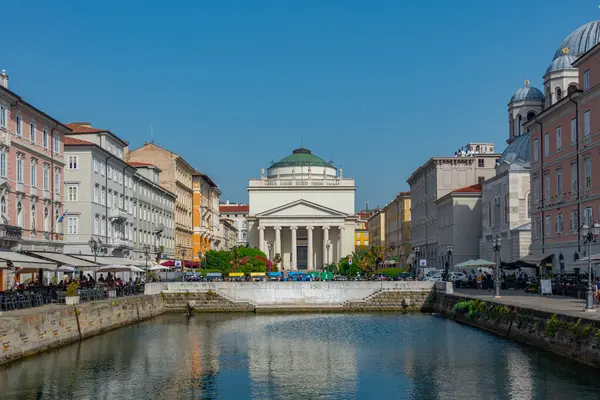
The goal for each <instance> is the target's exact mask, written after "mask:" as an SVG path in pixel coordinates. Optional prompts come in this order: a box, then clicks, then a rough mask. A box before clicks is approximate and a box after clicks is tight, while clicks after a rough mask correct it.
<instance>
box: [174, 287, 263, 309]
mask: <svg viewBox="0 0 600 400" xmlns="http://www.w3.org/2000/svg"><path fill="white" fill-rule="evenodd" d="M163 302H164V308H165V310H167V311H185V310H186V309H187V308H188V306H189V307H191V308H192V309H193V310H194V311H195V312H253V311H254V309H255V308H256V307H255V305H254V304H252V303H250V302H242V301H234V300H232V299H229V298H227V297H225V296H224V295H223V294H221V293H216V292H212V291H208V292H169V291H165V292H163Z"/></svg>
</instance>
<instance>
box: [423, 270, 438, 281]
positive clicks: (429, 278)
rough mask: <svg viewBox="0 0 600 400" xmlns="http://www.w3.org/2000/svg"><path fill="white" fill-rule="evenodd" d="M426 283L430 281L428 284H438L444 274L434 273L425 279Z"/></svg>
mask: <svg viewBox="0 0 600 400" xmlns="http://www.w3.org/2000/svg"><path fill="white" fill-rule="evenodd" d="M423 280H424V281H428V282H438V281H441V280H442V273H441V272H436V273H433V274H431V275H429V276H426V277H425V279H423Z"/></svg>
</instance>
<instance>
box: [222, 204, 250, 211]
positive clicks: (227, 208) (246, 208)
mask: <svg viewBox="0 0 600 400" xmlns="http://www.w3.org/2000/svg"><path fill="white" fill-rule="evenodd" d="M219 211H220V212H222V213H223V212H224V213H235V212H249V211H250V206H249V205H248V204H242V205H237V206H231V205H230V206H228V205H220V206H219Z"/></svg>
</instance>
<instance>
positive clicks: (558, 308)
mask: <svg viewBox="0 0 600 400" xmlns="http://www.w3.org/2000/svg"><path fill="white" fill-rule="evenodd" d="M454 294H456V295H458V296H464V297H471V298H474V299H480V300H485V301H490V302H495V303H500V304H506V305H508V306H518V307H524V308H529V309H532V310H538V311H545V312H548V313H553V314H564V315H569V316H573V317H577V318H587V319H592V320H598V321H600V309H599V308H596V310H597V311H596V312H585V311H583V309H584V308H585V300H578V299H575V298H573V297H563V296H544V297H542V296H540V295H539V294H528V293H524V292H523V291H516V290H502V291H501V292H500V294H501V296H502V297H501V298H499V299H495V298H494V291H493V290H492V291H491V292H490V291H487V290H477V289H454Z"/></svg>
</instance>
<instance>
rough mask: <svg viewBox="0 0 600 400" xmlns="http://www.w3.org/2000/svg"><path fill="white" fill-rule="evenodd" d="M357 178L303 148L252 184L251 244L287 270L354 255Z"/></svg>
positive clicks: (272, 167)
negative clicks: (345, 175)
mask: <svg viewBox="0 0 600 400" xmlns="http://www.w3.org/2000/svg"><path fill="white" fill-rule="evenodd" d="M355 192H356V185H355V183H354V179H351V178H344V177H343V176H342V169H341V168H339V169H338V168H336V167H335V166H334V165H333V163H332V162H326V161H325V160H323V159H322V158H320V157H318V156H316V155H314V154H312V152H311V151H310V150H308V149H305V148H299V149H296V150H294V151H293V153H292V154H290V155H288V156H287V157H284V158H282V159H281V160H280V161H278V162H276V163H273V164H272V165H271V167H270V168H268V170H267V173H266V174H265V170H264V169H263V170H261V177H260V179H251V180H250V181H249V182H248V197H249V208H250V209H249V212H248V216H247V220H248V236H249V242H250V245H251V246H253V247H257V248H259V249H260V250H262V251H264V252H265V254H267V256H268V257H269V258H271V259H273V258H275V256H276V255H277V254H279V255H281V260H282V261H281V264H280V265H281V267H282V269H283V270H318V269H321V268H322V267H323V266H324V265H327V264H329V263H335V262H337V261H338V260H339V259H340V258H342V257H344V256H346V255H348V254H351V253H352V252H353V251H354V225H355V221H356V216H355V214H354V196H355Z"/></svg>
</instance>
